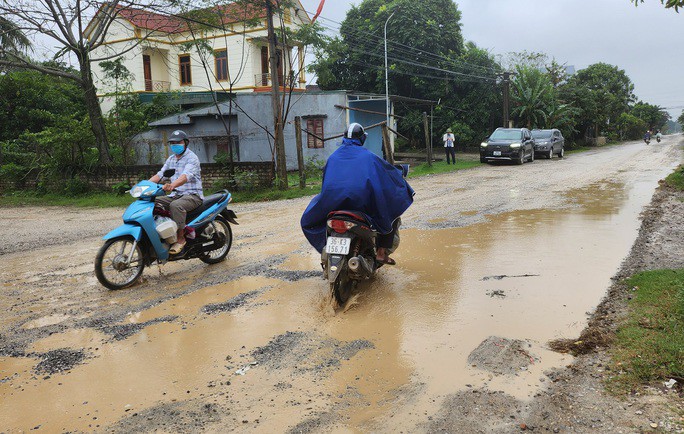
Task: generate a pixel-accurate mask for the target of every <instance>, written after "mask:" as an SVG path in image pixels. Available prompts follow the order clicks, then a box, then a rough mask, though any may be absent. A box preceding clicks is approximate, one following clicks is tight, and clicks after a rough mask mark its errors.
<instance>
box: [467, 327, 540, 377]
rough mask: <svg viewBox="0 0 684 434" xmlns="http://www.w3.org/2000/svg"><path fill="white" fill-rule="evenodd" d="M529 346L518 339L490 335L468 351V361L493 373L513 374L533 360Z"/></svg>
mask: <svg viewBox="0 0 684 434" xmlns="http://www.w3.org/2000/svg"><path fill="white" fill-rule="evenodd" d="M530 347H531V345H530V344H528V343H525V342H524V341H521V340H518V339H506V338H500V337H496V336H490V337H488V338H487V339H485V340H484V341H482V343H480V345H478V346H477V348H475V349H474V350H473V351H472V352H471V353H470V355H469V356H468V363H469V364H470V365H471V366H475V367H477V368H480V369H484V370H485V371H489V372H493V373H494V374H500V375H515V374H516V373H518V372H520V370H521V369H524V368H525V367H527V366H529V365H531V364H532V363H533V362H534V358H533V357H532V356H531V355H530V353H529V352H528V351H527V348H530Z"/></svg>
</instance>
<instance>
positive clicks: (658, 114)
mask: <svg viewBox="0 0 684 434" xmlns="http://www.w3.org/2000/svg"><path fill="white" fill-rule="evenodd" d="M630 113H631V114H632V115H634V116H636V117H637V118H639V119H641V120H642V121H644V123H645V124H646V126H647V127H648V128H651V129H654V130H660V129H662V128H663V126H664V125H665V124H666V123H667V121H668V120H670V114H669V113H668V112H666V111H665V110H663V109H662V108H661V107H659V106H657V105H653V104H649V103H645V102H641V101H639V102H638V103H636V104H635V105H634V107H632V110H631V111H630Z"/></svg>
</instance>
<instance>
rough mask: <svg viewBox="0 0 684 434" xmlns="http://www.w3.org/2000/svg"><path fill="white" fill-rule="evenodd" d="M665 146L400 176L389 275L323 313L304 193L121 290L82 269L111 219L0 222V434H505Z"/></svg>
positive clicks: (84, 215)
mask: <svg viewBox="0 0 684 434" xmlns="http://www.w3.org/2000/svg"><path fill="white" fill-rule="evenodd" d="M681 141H682V139H681V136H668V137H666V138H665V140H664V141H663V142H662V143H660V144H655V143H653V144H652V145H650V146H646V145H644V144H643V143H636V142H635V143H628V144H625V145H622V146H614V147H606V148H603V149H599V150H594V151H589V152H585V153H581V154H574V155H570V156H567V157H566V158H565V159H557V158H554V159H552V160H543V159H542V160H537V161H535V162H534V163H532V164H525V165H523V166H515V165H496V166H483V167H479V168H476V169H473V170H467V171H462V172H458V173H454V174H444V175H439V176H429V177H423V178H420V179H414V180H412V182H411V184H412V186H413V187H414V188H415V190H416V197H415V203H414V205H413V206H412V207H411V208H410V209H409V211H408V212H407V213H406V214H405V216H404V218H403V221H404V227H403V228H402V231H401V236H402V244H401V247H400V249H399V251H398V252H397V253H396V254H395V255H394V257H395V258H396V260H397V262H398V265H397V266H395V267H389V266H388V267H384V268H383V269H381V270H380V272H379V274H378V275H377V278H376V279H375V280H374V281H372V282H369V283H365V284H362V285H360V286H359V290H358V293H357V294H355V295H354V296H353V297H352V299H351V300H350V302H349V303H348V304H347V306H344V307H343V308H341V309H335V308H334V306H333V305H332V304H331V302H330V299H329V295H328V288H327V283H326V282H325V281H323V280H322V279H321V273H320V265H319V258H318V257H317V255H316V254H314V252H313V251H312V249H311V248H310V247H309V246H308V245H307V244H306V241H305V239H304V237H303V236H302V234H301V231H300V230H299V227H298V222H299V218H300V216H301V213H302V211H303V210H304V208H305V207H306V205H307V203H308V201H309V198H305V199H298V200H290V201H282V202H275V203H261V204H240V203H235V204H233V205H232V208H233V209H234V210H235V211H236V213H237V214H238V221H239V222H240V225H239V226H234V227H233V231H234V236H235V242H234V245H233V249H232V250H231V252H230V254H229V256H228V259H227V260H226V261H225V262H223V263H221V264H218V265H214V266H207V265H205V264H203V263H201V262H199V261H198V260H192V261H188V262H182V263H171V264H167V265H164V266H162V267H157V266H154V267H151V268H148V269H146V270H145V272H144V274H143V280H142V281H141V282H140V283H139V284H138V285H137V286H135V287H132V288H129V289H125V290H121V291H107V290H105V289H104V288H103V287H101V286H100V285H99V284H98V282H97V280H96V279H95V276H94V273H93V260H94V257H95V254H96V252H97V249H98V248H99V247H100V245H101V243H102V242H101V239H100V237H101V236H102V235H103V234H104V233H106V232H107V231H108V230H109V229H112V228H114V227H115V226H117V225H118V224H119V223H120V216H121V213H122V211H123V210H120V209H105V210H81V209H63V208H9V209H8V208H6V209H2V218H3V231H2V233H1V234H0V246H2V247H1V249H0V261H1V262H2V268H1V269H0V312H1V313H0V402H1V403H2V405H0V432H24V431H31V430H38V431H44V432H62V431H71V432H80V431H103V432H104V431H107V432H122V433H124V432H125V433H129V432H150V431H154V430H159V431H161V432H231V431H237V432H247V431H249V432H264V433H271V432H288V431H289V432H320V431H325V432H367V431H376V432H400V431H404V432H430V431H451V432H463V431H474V432H477V431H494V432H515V431H519V430H520V428H519V416H520V415H519V413H515V412H510V411H509V410H508V409H510V408H512V407H511V406H510V403H511V402H515V403H519V404H521V405H522V407H517V408H528V409H530V408H533V407H534V405H535V399H536V398H537V397H538V396H539V395H540V391H543V390H545V388H546V387H548V385H549V384H550V383H551V382H552V379H551V378H550V374H549V372H552V371H553V370H554V369H556V368H561V367H563V366H566V365H568V364H569V363H571V362H572V357H571V356H567V355H560V354H557V353H554V352H552V351H550V350H549V348H548V345H547V343H548V341H549V340H552V339H557V338H572V337H575V336H578V335H579V333H580V331H581V330H582V329H583V328H584V327H585V326H586V324H587V320H588V317H589V314H590V313H591V312H592V310H593V309H595V308H596V306H597V304H598V303H599V302H600V300H601V299H602V297H603V296H604V295H605V293H606V290H607V288H608V287H609V285H610V279H611V276H613V275H614V274H615V273H616V271H617V270H618V268H619V267H620V264H621V261H622V260H623V259H624V257H625V256H626V255H627V254H628V252H629V250H630V247H631V246H632V244H633V242H634V240H635V238H636V236H637V232H638V229H639V225H640V220H639V216H640V213H641V211H642V209H643V208H644V206H646V205H647V204H648V203H649V202H650V200H651V197H652V195H653V192H654V191H655V189H656V187H657V184H658V180H660V179H661V178H663V177H664V176H665V175H667V174H668V173H670V172H671V170H672V169H673V168H674V167H675V166H676V165H677V164H678V163H680V162H681V159H682V158H681V151H680V146H681ZM513 408H515V407H513ZM485 410H487V411H485ZM484 414H486V415H487V416H486V417H485V416H482V417H478V415H484ZM493 415H495V416H496V417H495V416H493ZM463 421H467V426H461V425H458V424H459V423H460V424H463V423H464V422H463Z"/></svg>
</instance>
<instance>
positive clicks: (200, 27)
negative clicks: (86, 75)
mask: <svg viewBox="0 0 684 434" xmlns="http://www.w3.org/2000/svg"><path fill="white" fill-rule="evenodd" d="M295 4H296V5H298V6H299V7H292V8H286V9H285V10H284V11H283V13H282V15H280V16H276V17H275V19H274V21H275V22H276V27H279V25H280V24H281V23H282V24H284V25H285V27H287V28H290V29H296V28H297V27H298V26H301V25H303V24H306V23H310V22H311V19H310V18H309V16H308V14H307V13H306V11H305V10H304V8H303V7H301V4H299V2H295ZM105 10H107V11H108V12H104V11H105ZM109 11H111V9H104V8H101V9H100V11H98V13H97V14H96V15H95V16H94V17H93V20H92V21H91V25H90V26H89V27H90V28H92V27H93V26H92V24H93V23H94V22H96V21H97V20H99V19H102V18H103V16H102V15H101V14H105V13H112V12H109ZM114 13H116V19H115V20H114V21H113V22H112V24H111V26H110V27H109V29H108V30H107V35H106V42H105V44H103V45H102V46H101V47H98V48H97V49H96V50H94V52H93V53H92V58H93V59H102V58H108V57H112V56H113V58H120V59H122V64H123V65H124V66H125V67H126V69H128V71H129V72H130V73H131V74H132V81H131V82H130V87H129V88H127V89H124V90H125V91H126V92H134V93H137V94H138V95H139V97H140V99H141V100H142V101H150V100H151V99H152V98H153V97H154V95H155V94H156V93H159V92H177V93H175V94H174V95H177V96H178V98H180V101H175V102H176V103H179V104H180V105H182V106H183V108H187V109H189V108H192V107H197V106H199V105H202V104H207V103H210V102H213V101H214V98H217V99H218V100H226V99H228V95H229V94H230V93H236V92H254V91H257V92H259V91H270V89H271V71H270V67H269V49H268V40H267V26H266V9H265V7H255V6H250V5H244V4H236V3H231V4H227V5H224V6H220V7H214V8H209V9H204V10H200V11H192V12H191V13H184V14H183V13H179V14H161V13H158V12H155V11H150V10H143V9H134V8H125V7H117V8H116V9H115V10H114ZM87 31H88V30H87ZM281 40H282V38H281ZM277 55H278V70H277V74H278V76H279V82H280V83H281V86H282V85H283V84H284V85H285V86H287V87H293V88H295V89H302V88H304V87H305V85H306V77H305V74H304V57H305V47H304V46H303V45H302V44H300V43H298V42H297V41H291V42H289V44H288V45H287V46H286V47H283V45H282V44H279V49H278V52H277ZM91 66H92V70H93V74H94V77H95V83H96V86H97V90H98V95H99V97H100V101H101V102H100V104H101V106H102V108H103V111H104V112H107V111H109V110H110V109H111V108H112V106H113V104H114V95H115V94H116V93H117V87H118V90H119V92H121V90H122V88H121V83H119V84H117V83H115V82H114V80H112V79H107V77H106V75H105V72H104V71H103V68H102V67H101V65H100V62H99V61H97V60H94V61H93V63H92V65H91Z"/></svg>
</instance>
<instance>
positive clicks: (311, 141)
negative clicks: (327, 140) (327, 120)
mask: <svg viewBox="0 0 684 434" xmlns="http://www.w3.org/2000/svg"><path fill="white" fill-rule="evenodd" d="M306 130H307V131H308V132H309V133H313V134H315V136H312V135H311V134H307V135H306V137H307V139H306V145H307V147H308V148H322V147H323V144H324V142H323V137H325V132H324V131H323V118H311V119H307V120H306Z"/></svg>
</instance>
